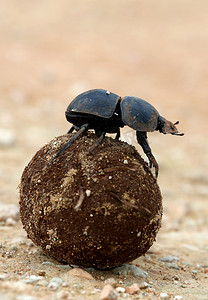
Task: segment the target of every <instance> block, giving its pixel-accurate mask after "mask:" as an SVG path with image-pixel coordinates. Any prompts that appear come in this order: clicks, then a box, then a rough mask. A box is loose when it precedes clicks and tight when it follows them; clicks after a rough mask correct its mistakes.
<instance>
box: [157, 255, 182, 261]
mask: <svg viewBox="0 0 208 300" xmlns="http://www.w3.org/2000/svg"><path fill="white" fill-rule="evenodd" d="M158 260H160V261H162V262H173V261H179V258H178V257H177V256H172V255H168V256H164V257H160V258H159V259H158Z"/></svg>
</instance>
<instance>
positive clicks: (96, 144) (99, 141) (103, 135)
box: [89, 131, 106, 152]
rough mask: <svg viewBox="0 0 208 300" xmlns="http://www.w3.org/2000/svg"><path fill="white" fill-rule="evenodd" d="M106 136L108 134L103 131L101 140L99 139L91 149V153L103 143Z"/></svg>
mask: <svg viewBox="0 0 208 300" xmlns="http://www.w3.org/2000/svg"><path fill="white" fill-rule="evenodd" d="M105 135H106V132H105V131H103V132H102V133H101V135H100V136H99V138H98V139H97V141H96V142H95V143H94V144H93V145H92V146H91V147H90V149H89V152H92V151H93V150H94V149H95V148H96V147H97V146H98V145H99V144H100V143H101V142H102V140H103V139H104V137H105Z"/></svg>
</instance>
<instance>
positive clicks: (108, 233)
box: [20, 133, 162, 269]
mask: <svg viewBox="0 0 208 300" xmlns="http://www.w3.org/2000/svg"><path fill="white" fill-rule="evenodd" d="M71 136H73V134H71V135H63V136H60V137H57V138H55V139H54V140H52V141H51V142H50V143H48V144H46V145H45V146H44V147H42V148H41V149H40V150H39V151H38V152H37V153H36V154H35V156H34V157H33V158H32V160H31V161H30V162H29V164H28V166H26V168H25V170H24V172H23V174H22V178H21V184H20V217H21V220H22V223H23V226H24V228H25V230H26V232H27V234H28V237H29V238H30V239H31V240H32V241H33V242H34V243H35V244H36V245H38V246H40V247H41V248H42V250H43V251H44V252H45V253H46V254H47V255H49V256H51V257H53V258H55V259H57V260H60V261H65V262H67V263H69V264H76V265H82V266H85V267H89V266H91V267H95V268H99V269H106V268H112V267H115V266H118V265H120V264H122V263H127V262H130V261H132V260H134V259H136V258H137V257H139V256H141V255H142V254H144V253H146V251H147V250H148V249H149V248H150V246H151V245H152V244H153V242H154V240H155V237H156V234H157V232H158V230H159V228H160V226H161V219H162V197H161V193H160V190H159V187H158V185H157V182H156V180H155V178H154V177H153V175H152V173H151V171H150V170H149V167H148V165H147V163H146V162H144V160H143V159H142V158H141V157H140V155H139V154H138V152H137V151H136V149H135V148H134V147H133V146H130V145H128V144H127V143H124V142H120V141H117V140H115V139H112V138H109V137H106V138H105V139H104V140H103V142H102V144H100V145H99V146H98V147H96V148H95V149H94V150H93V152H92V153H89V147H90V146H92V145H93V143H94V142H95V141H96V139H97V137H96V136H95V135H94V134H92V133H88V134H87V135H85V136H82V137H80V138H79V139H78V140H76V141H75V142H74V143H73V144H72V145H71V146H70V148H68V149H67V150H66V151H65V152H64V153H63V154H62V155H61V156H59V157H58V158H57V159H56V160H54V161H53V164H52V165H50V163H51V159H52V158H53V157H54V155H55V154H56V153H57V152H58V151H59V150H60V149H61V147H62V146H63V145H64V144H65V143H67V142H68V140H69V138H70V137H71Z"/></svg>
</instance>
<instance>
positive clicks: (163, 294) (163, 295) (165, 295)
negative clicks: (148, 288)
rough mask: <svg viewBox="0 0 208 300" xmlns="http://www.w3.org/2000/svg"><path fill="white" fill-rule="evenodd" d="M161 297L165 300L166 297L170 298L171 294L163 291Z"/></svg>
mask: <svg viewBox="0 0 208 300" xmlns="http://www.w3.org/2000/svg"><path fill="white" fill-rule="evenodd" d="M160 298H161V299H163V300H165V299H168V298H169V296H168V294H166V293H161V294H160Z"/></svg>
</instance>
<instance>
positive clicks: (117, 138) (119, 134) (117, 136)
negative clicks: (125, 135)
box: [115, 128, 121, 140]
mask: <svg viewBox="0 0 208 300" xmlns="http://www.w3.org/2000/svg"><path fill="white" fill-rule="evenodd" d="M120 136H121V131H120V128H118V131H117V133H116V137H115V139H116V140H119V139H120Z"/></svg>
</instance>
